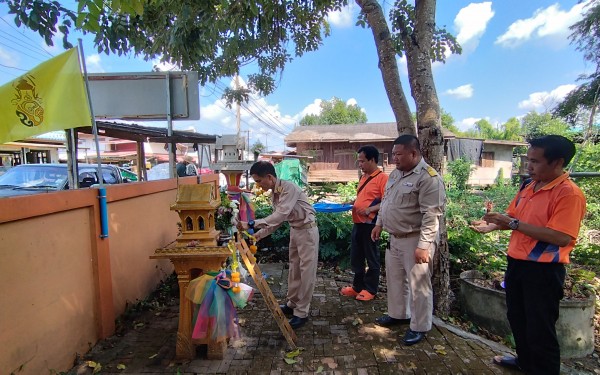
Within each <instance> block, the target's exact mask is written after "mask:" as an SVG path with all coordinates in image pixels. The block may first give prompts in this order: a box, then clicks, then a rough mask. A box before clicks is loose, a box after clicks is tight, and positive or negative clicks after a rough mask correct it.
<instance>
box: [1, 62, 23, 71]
mask: <svg viewBox="0 0 600 375" xmlns="http://www.w3.org/2000/svg"><path fill="white" fill-rule="evenodd" d="M0 66H3V67H5V68H10V69H17V70H21V71H23V72H27V69H21V68H17V67H16V66H9V65H4V64H0Z"/></svg>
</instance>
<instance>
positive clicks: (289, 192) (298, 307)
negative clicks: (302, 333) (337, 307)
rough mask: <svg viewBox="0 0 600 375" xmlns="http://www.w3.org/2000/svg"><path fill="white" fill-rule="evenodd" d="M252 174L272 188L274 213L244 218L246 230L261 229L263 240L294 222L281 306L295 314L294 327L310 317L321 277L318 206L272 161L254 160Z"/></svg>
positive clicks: (259, 182) (243, 225)
mask: <svg viewBox="0 0 600 375" xmlns="http://www.w3.org/2000/svg"><path fill="white" fill-rule="evenodd" d="M250 174H251V175H252V178H253V179H254V182H255V183H256V184H258V186H260V187H261V188H262V189H263V190H264V191H268V190H271V191H272V194H271V201H272V203H273V213H272V214H271V215H269V216H267V217H265V218H264V219H257V220H255V221H254V222H252V221H250V222H244V221H242V222H240V223H239V226H240V228H242V229H244V230H246V229H248V228H255V229H259V230H258V231H257V232H256V233H255V234H254V236H255V237H256V239H257V240H260V239H262V238H265V237H267V236H269V235H270V234H271V233H273V232H274V231H275V230H276V229H277V228H279V226H281V224H283V222H285V221H287V222H288V223H289V224H290V244H289V258H290V259H289V262H290V267H289V274H288V293H287V303H286V304H284V305H281V306H280V308H281V310H282V311H283V313H284V314H286V315H293V316H292V318H291V319H290V321H289V323H290V326H292V328H293V329H297V328H300V327H302V326H303V325H304V324H305V323H306V322H307V321H308V315H309V309H310V301H311V299H312V295H313V291H314V288H315V282H316V278H317V262H318V258H319V230H318V228H317V222H316V217H315V209H314V208H313V207H312V205H311V204H310V202H309V201H308V197H307V196H306V194H305V193H304V192H303V191H302V189H300V187H299V186H298V185H296V184H294V183H293V182H290V181H285V180H280V179H278V178H277V174H276V172H275V167H273V165H272V164H271V163H269V162H266V161H259V162H256V163H254V164H253V165H252V167H251V168H250Z"/></svg>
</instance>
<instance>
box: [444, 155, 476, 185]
mask: <svg viewBox="0 0 600 375" xmlns="http://www.w3.org/2000/svg"><path fill="white" fill-rule="evenodd" d="M474 168H475V167H474V166H473V165H472V164H471V162H470V161H468V160H467V159H464V158H460V159H456V160H453V161H450V162H448V173H449V174H450V184H451V187H454V188H456V189H458V190H459V191H465V190H467V181H469V176H471V172H472V171H473V169H474Z"/></svg>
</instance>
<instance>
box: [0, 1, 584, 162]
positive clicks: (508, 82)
mask: <svg viewBox="0 0 600 375" xmlns="http://www.w3.org/2000/svg"><path fill="white" fill-rule="evenodd" d="M349 3H350V4H349V5H348V6H347V7H345V8H344V9H343V10H342V11H341V12H335V13H332V14H330V16H329V22H330V24H331V36H329V37H328V38H325V40H324V42H323V45H322V46H321V47H320V48H319V50H318V51H315V52H309V53H306V54H305V55H304V56H301V57H299V58H296V59H294V61H292V62H291V63H290V64H288V65H287V66H286V68H285V70H284V71H283V72H282V73H281V74H280V75H279V76H277V89H276V90H275V91H274V92H273V93H272V94H270V95H268V96H266V97H258V96H253V97H252V99H251V100H250V102H249V103H248V104H246V105H244V106H243V107H242V109H241V110H240V113H241V123H240V124H241V125H240V131H241V133H242V135H243V136H248V135H249V137H250V144H251V145H252V144H254V143H255V142H256V141H260V142H261V143H262V144H263V145H266V146H267V150H268V151H283V150H285V149H286V148H285V145H284V137H285V135H286V134H289V132H291V131H292V130H293V128H294V126H296V125H297V124H298V123H299V121H300V119H301V118H302V117H303V116H304V115H306V114H316V113H318V111H319V108H320V107H319V103H320V102H321V101H322V100H330V99H331V98H333V97H338V98H340V99H342V100H344V101H346V102H347V103H349V104H357V105H358V106H359V107H361V108H362V110H363V111H364V112H365V113H366V115H367V119H368V122H370V123H376V122H393V121H394V116H393V112H392V110H391V107H390V105H389V101H388V99H387V95H386V93H385V89H384V86H383V81H382V78H381V72H380V71H379V69H378V67H377V52H376V49H375V43H374V41H373V36H372V33H371V30H370V29H363V28H361V27H359V26H355V23H356V18H357V15H358V12H359V8H358V6H357V5H356V4H355V3H354V2H352V1H350V2H349ZM382 4H383V7H384V13H385V14H386V15H387V14H388V13H389V9H390V7H391V5H392V2H391V0H384V2H383V3H382ZM585 4H586V3H585V2H584V3H579V2H578V1H576V0H559V1H543V0H527V1H522V0H498V1H484V2H470V1H463V0H441V1H438V2H437V6H438V8H437V13H436V23H437V25H438V27H444V28H446V30H447V31H449V32H450V33H452V34H453V35H454V36H456V38H457V40H458V42H459V43H460V44H461V46H462V49H463V52H462V54H461V55H449V56H448V57H447V59H446V62H445V63H437V62H436V63H434V64H433V74H434V79H435V85H436V89H437V93H438V96H439V100H440V104H441V106H442V108H443V109H444V110H445V111H446V112H448V113H450V115H451V116H452V117H453V118H454V120H455V125H456V126H457V127H458V128H460V129H462V130H466V129H468V128H469V127H471V126H472V125H473V124H474V123H475V122H476V121H478V120H480V119H486V120H488V121H489V122H490V123H492V124H493V125H496V126H499V125H501V124H503V123H504V122H506V121H507V120H508V119H510V118H512V117H517V118H519V117H521V116H524V115H525V114H527V113H528V112H530V111H533V110H535V111H537V112H538V113H539V112H545V111H548V110H551V109H552V108H553V107H554V106H555V105H556V104H557V103H559V102H560V101H561V100H562V98H564V96H565V95H566V94H567V93H568V92H569V91H570V90H572V89H573V88H574V87H575V86H576V85H577V84H578V82H577V78H578V77H579V76H580V75H582V74H584V73H590V72H592V71H593V70H594V68H595V67H594V66H591V65H590V64H586V62H585V61H584V60H583V56H582V54H581V53H580V52H578V51H576V50H575V48H574V46H572V45H570V43H569V39H568V36H569V34H570V30H569V26H570V25H572V24H573V23H575V22H577V21H578V20H580V19H581V13H582V11H583V10H584V6H585ZM73 35H74V36H75V37H77V34H76V33H75V34H73ZM83 40H84V54H85V61H86V66H87V70H88V72H92V73H113V72H148V71H150V70H152V68H153V66H155V65H159V64H160V62H159V61H144V60H143V58H141V57H138V58H136V57H132V56H121V57H119V56H116V55H105V54H102V55H98V54H97V53H96V50H95V48H94V46H93V42H92V37H91V36H89V35H88V36H83ZM62 51H63V49H62V44H61V43H60V40H57V43H55V46H54V47H48V46H46V45H45V43H44V41H43V39H42V38H41V37H40V36H38V35H37V34H36V33H33V32H31V31H29V30H25V29H18V28H16V26H15V25H14V20H13V17H12V16H11V15H9V14H8V8H7V6H6V4H4V3H3V4H0V85H2V84H5V83H7V82H9V81H11V80H14V79H15V78H16V77H18V76H19V75H21V74H23V73H25V72H26V71H27V70H29V69H32V68H33V67H35V66H36V65H37V64H39V63H41V62H42V61H45V60H47V59H49V58H51V57H52V56H56V55H58V54H60V53H61V52H62ZM397 60H398V64H399V70H400V77H401V81H402V86H403V88H404V92H405V95H406V96H407V99H408V102H409V105H410V106H411V109H412V110H413V111H414V110H415V106H414V101H413V99H412V97H411V96H410V86H409V84H408V76H407V70H406V61H405V59H404V58H398V59H397ZM163 68H164V69H174V67H169V66H164V65H163ZM249 73H252V71H242V72H241V77H240V78H241V81H242V82H244V78H245V77H247V75H248V74H249ZM232 85H233V82H232V78H230V77H226V78H222V79H220V80H219V81H218V82H217V83H216V84H207V85H206V86H205V87H200V120H198V121H179V122H176V123H175V125H174V127H175V128H176V129H181V130H192V129H194V130H195V131H196V132H199V133H204V134H215V135H222V134H234V133H235V132H236V131H237V126H236V111H235V107H234V108H233V109H229V108H227V107H226V106H225V104H224V102H223V100H222V99H221V95H222V93H223V90H224V88H225V87H227V86H232ZM144 125H153V126H166V124H165V123H161V122H158V123H156V122H155V123H151V124H149V123H146V124H144Z"/></svg>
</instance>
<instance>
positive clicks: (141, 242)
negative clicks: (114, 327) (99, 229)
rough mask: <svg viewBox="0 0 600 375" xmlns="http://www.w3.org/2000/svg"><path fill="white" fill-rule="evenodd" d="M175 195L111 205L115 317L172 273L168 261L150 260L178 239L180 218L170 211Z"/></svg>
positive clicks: (153, 195) (111, 266)
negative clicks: (151, 256) (156, 252)
mask: <svg viewBox="0 0 600 375" xmlns="http://www.w3.org/2000/svg"><path fill="white" fill-rule="evenodd" d="M124 186H125V185H124ZM176 194H177V193H176V191H175V190H169V191H164V192H160V193H156V194H151V195H144V196H141V197H138V198H136V199H124V200H119V201H116V202H111V203H110V209H109V212H108V213H109V220H108V222H109V233H108V235H109V238H110V269H111V273H112V283H113V285H118V286H119V288H113V301H114V314H115V315H116V316H118V315H120V314H121V313H123V311H124V310H125V307H126V303H129V304H132V303H135V302H137V301H136V300H138V299H143V298H144V297H145V296H147V295H148V294H149V293H150V292H151V291H152V290H154V289H155V288H156V285H157V284H158V282H159V281H160V280H163V279H164V278H165V277H166V276H168V275H170V274H171V273H172V272H173V265H172V264H171V262H169V261H168V260H154V259H152V260H151V259H149V257H150V255H152V254H154V250H156V248H158V247H162V246H165V245H166V244H168V243H169V242H171V241H173V240H174V239H175V238H176V237H177V222H178V221H179V216H177V213H176V212H175V211H170V209H169V207H170V205H171V204H173V203H174V202H175V197H176ZM140 203H141V204H140ZM141 218H143V219H141ZM132 265H135V267H132Z"/></svg>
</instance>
